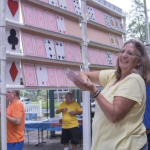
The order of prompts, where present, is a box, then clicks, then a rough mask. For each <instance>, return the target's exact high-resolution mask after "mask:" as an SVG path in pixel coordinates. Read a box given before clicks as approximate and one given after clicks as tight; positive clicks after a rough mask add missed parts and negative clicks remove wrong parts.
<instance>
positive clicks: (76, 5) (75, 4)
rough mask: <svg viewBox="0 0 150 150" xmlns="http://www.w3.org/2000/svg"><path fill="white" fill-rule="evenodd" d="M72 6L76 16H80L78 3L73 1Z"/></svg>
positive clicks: (76, 0)
mask: <svg viewBox="0 0 150 150" xmlns="http://www.w3.org/2000/svg"><path fill="white" fill-rule="evenodd" d="M73 5H74V9H75V13H76V14H77V15H82V13H81V8H80V3H79V1H78V0H73Z"/></svg>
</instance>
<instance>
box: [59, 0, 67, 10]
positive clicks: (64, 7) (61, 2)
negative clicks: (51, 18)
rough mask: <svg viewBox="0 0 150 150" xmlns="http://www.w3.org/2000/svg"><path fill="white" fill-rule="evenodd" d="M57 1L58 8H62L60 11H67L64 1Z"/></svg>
mask: <svg viewBox="0 0 150 150" xmlns="http://www.w3.org/2000/svg"><path fill="white" fill-rule="evenodd" d="M58 1H59V7H60V8H62V9H65V10H67V9H68V8H67V3H66V0H58Z"/></svg>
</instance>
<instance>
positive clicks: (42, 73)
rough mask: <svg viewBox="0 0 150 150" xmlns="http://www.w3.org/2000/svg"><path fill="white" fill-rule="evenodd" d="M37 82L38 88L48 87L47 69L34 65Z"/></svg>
mask: <svg viewBox="0 0 150 150" xmlns="http://www.w3.org/2000/svg"><path fill="white" fill-rule="evenodd" d="M35 70H36V75H37V81H38V85H39V86H49V82H48V76H47V69H46V66H43V65H35Z"/></svg>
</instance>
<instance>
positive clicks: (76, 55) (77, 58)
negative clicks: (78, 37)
mask: <svg viewBox="0 0 150 150" xmlns="http://www.w3.org/2000/svg"><path fill="white" fill-rule="evenodd" d="M73 52H74V60H75V62H82V57H81V51H80V46H79V45H73Z"/></svg>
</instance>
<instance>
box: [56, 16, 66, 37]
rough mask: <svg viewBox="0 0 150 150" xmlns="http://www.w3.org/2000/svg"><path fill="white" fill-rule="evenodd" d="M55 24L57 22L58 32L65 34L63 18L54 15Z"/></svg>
mask: <svg viewBox="0 0 150 150" xmlns="http://www.w3.org/2000/svg"><path fill="white" fill-rule="evenodd" d="M56 22H57V28H58V32H59V33H62V34H66V26H65V20H64V17H62V16H59V15H56Z"/></svg>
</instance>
